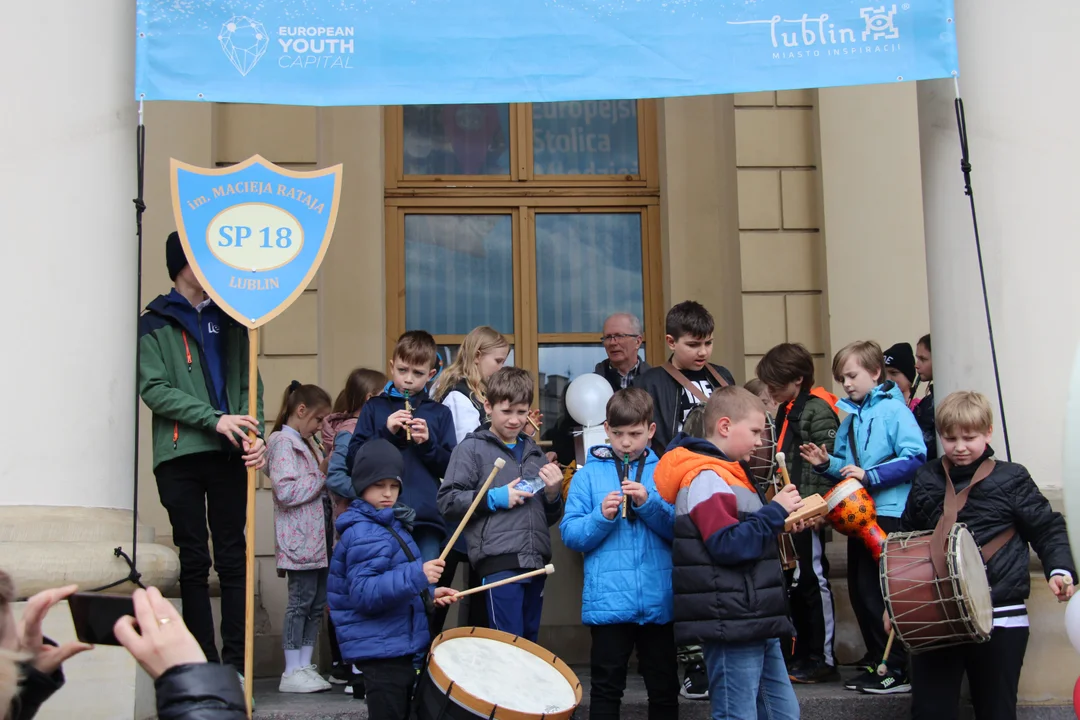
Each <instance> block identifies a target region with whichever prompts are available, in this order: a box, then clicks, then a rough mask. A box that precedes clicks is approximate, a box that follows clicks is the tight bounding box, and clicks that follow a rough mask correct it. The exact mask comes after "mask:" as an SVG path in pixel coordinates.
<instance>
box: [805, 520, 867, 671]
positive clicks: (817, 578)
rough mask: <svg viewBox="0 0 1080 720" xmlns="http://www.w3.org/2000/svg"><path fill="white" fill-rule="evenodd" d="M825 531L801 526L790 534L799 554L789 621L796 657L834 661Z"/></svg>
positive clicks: (832, 605)
mask: <svg viewBox="0 0 1080 720" xmlns="http://www.w3.org/2000/svg"><path fill="white" fill-rule="evenodd" d="M828 534H829V531H828V530H824V529H823V530H818V531H816V532H815V531H814V530H803V531H802V532H801V533H796V534H794V535H792V536H791V540H792V542H793V543H794V545H795V552H796V554H798V556H799V567H798V572H799V578H798V580H797V581H796V582H795V584H794V585H793V586H792V587H791V593H790V597H791V621H792V623H794V625H795V636H796V638H795V652H794V656H795V658H796V659H812V660H817V661H821V662H824V663H825V664H826V665H836V656H835V655H834V654H833V645H834V638H833V636H834V634H835V631H836V613H835V608H834V604H833V594H832V586H831V585H829V559H828V558H827V557H825V545H826V538H827V536H828ZM882 649H884V648H882Z"/></svg>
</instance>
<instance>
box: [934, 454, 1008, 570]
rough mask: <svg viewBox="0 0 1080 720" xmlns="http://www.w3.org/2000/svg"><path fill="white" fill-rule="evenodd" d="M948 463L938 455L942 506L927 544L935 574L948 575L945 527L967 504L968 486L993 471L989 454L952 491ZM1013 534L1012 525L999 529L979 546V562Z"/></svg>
mask: <svg viewBox="0 0 1080 720" xmlns="http://www.w3.org/2000/svg"><path fill="white" fill-rule="evenodd" d="M951 465H952V463H951V462H949V459H948V458H943V459H942V461H941V468H942V470H944V471H945V506H944V508H943V509H942V513H941V517H940V518H939V519H938V522H937V525H936V526H934V539H933V542H932V544H931V548H930V555H931V560H932V561H933V563H934V570H935V571H936V572H937V576H938V577H939V578H943V577H948V570H947V567H946V564H945V539H946V537H948V534H949V531H950V530H952V526H953V525H955V524H956V518H957V515H959V514H960V511H961V510H963V509H964V505H966V504H967V501H968V496H969V495H970V494H971V489H972V488H973V487H975V486H976V485H977V484H979V483H980V482H982V481H983V480H985V479H986V478H987V477H989V475H990V473H991V472H993V470H994V460H993V458H987V459H986V460H983V461H982V464H981V465H979V467H978V469H977V470H976V471H975V475H974V476H972V478H971V482H970V483H968V486H967V487H966V488H964V489H963V490H961V491H960V492H956V487H955V486H954V485H953V481H952V477H950V476H949V468H950V467H951ZM1014 535H1016V527H1015V526H1010V527H1009V528H1007V529H1005V530H1003V531H1002V532H1001V533H999V534H998V535H997V536H996V537H994V538H993V539H992V540H991V541H990V542H988V543H986V544H985V545H983V546H982V547H981V548H980V553H981V554H982V558H983V562H984V563H987V562H989V561H990V558H992V557H993V556H994V554H995V553H997V551H998V550H1000V549H1001V548H1003V547H1005V544H1006V543H1008V542H1009V541H1010V540H1012V538H1013V536H1014ZM939 563H940V564H939Z"/></svg>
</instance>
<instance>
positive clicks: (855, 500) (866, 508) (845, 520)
mask: <svg viewBox="0 0 1080 720" xmlns="http://www.w3.org/2000/svg"><path fill="white" fill-rule="evenodd" d="M825 502H826V503H827V504H828V506H829V514H828V515H826V519H827V520H828V521H829V524H830V525H832V526H833V528H835V529H836V531H837V532H838V533H840V534H841V535H847V536H848V537H857V538H859V539H860V540H862V541H863V544H864V545H866V547H867V549H869V550H870V554H872V555H873V556H874V561H875V562H876V561H877V560H878V558H880V557H881V549H882V547H884V545H885V538H886V535H885V531H884V530H882V529H881V526H880V525H878V521H877V507H876V506H875V505H874V499H873V498H872V497H870V493H869V492H867V490H866V488H864V487H863V485H862V483H861V482H859V481H858V480H856V479H855V478H848V479H847V480H841V481H840V482H839V483H838V484H837V485H836V486H835V487H833V489H832V490H830V491H829V492H827V493H825Z"/></svg>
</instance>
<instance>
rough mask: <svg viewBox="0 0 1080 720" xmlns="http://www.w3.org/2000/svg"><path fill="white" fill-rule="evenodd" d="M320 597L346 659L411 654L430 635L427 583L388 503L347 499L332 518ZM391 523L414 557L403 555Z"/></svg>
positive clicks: (415, 551)
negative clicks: (332, 543) (379, 505)
mask: <svg viewBox="0 0 1080 720" xmlns="http://www.w3.org/2000/svg"><path fill="white" fill-rule="evenodd" d="M336 527H337V530H338V533H340V534H341V540H339V541H338V544H337V547H335V548H334V556H333V558H332V559H331V560H330V577H329V578H328V579H327V581H326V598H327V601H328V603H329V605H330V617H331V619H332V620H333V621H334V628H335V629H336V630H337V639H338V644H339V645H340V646H341V656H342V658H344V659H345V660H346V661H349V662H355V661H357V660H371V659H377V658H398V657H404V656H406V655H415V654H416V653H419V652H421V651H423V650H424V648H426V647H427V646H428V643H429V642H430V641H431V635H430V634H429V632H428V621H427V614H426V612H425V611H424V601H423V600H422V599H421V597H420V593H422V592H423V591H424V590H430V591H432V592H434V588H432V587H429V585H428V581H427V577H426V576H425V575H424V568H423V564H422V561H421V560H420V549H419V548H418V547H417V546H416V543H415V542H413V539H412V536H411V535H410V534H409V531H408V530H407V529H406V527H405V525H404V524H403V523H402V521H401V520H399V519H397V518H396V517H395V516H394V508H387V509H385V510H377V509H375V507H373V506H372V505H369V504H368V503H366V502H364V501H363V500H353V502H352V504H351V505H349V507H348V509H347V510H345V512H343V513H342V514H341V517H339V518H338V520H337V525H336ZM390 528H393V529H394V532H396V533H397V534H398V535H399V536H400V537H401V539H402V540H404V541H405V544H406V545H408V547H409V550H410V551H411V552H412V554H413V557H414V558H416V560H413V561H411V562H410V561H409V559H408V558H407V557H406V555H405V551H404V550H402V548H401V544H400V543H399V542H398V541H397V540H396V539H395V538H394V536H393V535H391V534H390Z"/></svg>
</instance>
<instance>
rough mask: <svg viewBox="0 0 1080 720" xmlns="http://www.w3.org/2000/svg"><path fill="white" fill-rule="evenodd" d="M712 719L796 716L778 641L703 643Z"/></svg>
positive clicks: (796, 718) (779, 719)
mask: <svg viewBox="0 0 1080 720" xmlns="http://www.w3.org/2000/svg"><path fill="white" fill-rule="evenodd" d="M703 649H704V651H705V665H706V667H707V668H708V671H709V703H710V704H711V706H712V720H753V718H757V720H799V701H798V700H797V699H796V698H795V691H794V690H792V689H791V680H789V679H788V673H787V667H786V666H785V665H784V655H783V653H782V652H781V650H780V641H779V640H777V639H776V638H771V639H769V640H757V641H754V642H744V643H715V642H713V643H705V644H704V647H703Z"/></svg>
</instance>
